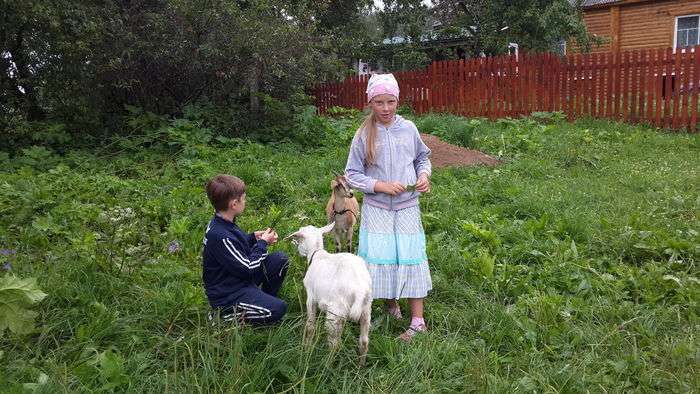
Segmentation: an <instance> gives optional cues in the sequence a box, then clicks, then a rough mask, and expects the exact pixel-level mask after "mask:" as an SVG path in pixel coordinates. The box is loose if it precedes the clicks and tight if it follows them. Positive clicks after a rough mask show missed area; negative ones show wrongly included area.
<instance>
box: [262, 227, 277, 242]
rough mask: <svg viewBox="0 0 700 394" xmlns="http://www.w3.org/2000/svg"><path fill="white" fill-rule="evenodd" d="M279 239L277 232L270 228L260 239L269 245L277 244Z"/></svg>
mask: <svg viewBox="0 0 700 394" xmlns="http://www.w3.org/2000/svg"><path fill="white" fill-rule="evenodd" d="M277 238H278V237H277V232H276V231H275V230H273V229H271V228H268V229H267V230H265V231H264V232H263V233H262V234H260V239H262V240H263V241H265V242H267V244H268V245H272V244H274V243H276V242H277Z"/></svg>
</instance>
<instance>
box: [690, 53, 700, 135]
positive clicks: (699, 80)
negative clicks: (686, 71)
mask: <svg viewBox="0 0 700 394" xmlns="http://www.w3.org/2000/svg"><path fill="white" fill-rule="evenodd" d="M693 60H694V61H693V79H692V83H691V84H692V93H691V97H692V98H693V100H692V102H691V105H690V113H691V115H690V132H691V133H696V132H697V131H698V129H697V127H698V95H700V45H696V46H695V48H693Z"/></svg>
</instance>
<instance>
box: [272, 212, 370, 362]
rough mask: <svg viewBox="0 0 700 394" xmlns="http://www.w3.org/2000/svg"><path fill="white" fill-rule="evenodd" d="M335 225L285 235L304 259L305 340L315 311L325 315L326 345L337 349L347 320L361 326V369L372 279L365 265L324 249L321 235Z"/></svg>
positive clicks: (309, 335)
mask: <svg viewBox="0 0 700 394" xmlns="http://www.w3.org/2000/svg"><path fill="white" fill-rule="evenodd" d="M334 225H335V223H331V224H329V225H327V226H325V227H322V228H318V227H314V226H306V227H302V228H300V229H299V231H297V232H295V233H293V234H290V235H288V236H287V237H286V238H285V239H289V238H291V239H292V242H294V243H295V244H296V245H297V248H298V250H299V254H300V255H301V256H304V257H306V258H307V261H308V263H309V267H308V269H307V270H306V276H304V287H305V288H306V309H307V314H308V316H307V319H306V340H307V341H311V339H312V338H313V335H314V331H315V328H316V323H315V321H316V310H317V309H320V310H321V311H324V312H326V329H327V330H328V344H329V345H330V347H331V348H332V349H334V350H335V349H337V347H338V344H339V341H340V335H341V334H342V332H343V325H344V324H345V320H346V319H350V320H351V321H356V322H359V323H360V338H359V345H360V346H359V353H360V365H364V363H365V360H366V358H367V348H368V346H369V324H370V319H371V316H370V315H371V313H372V279H371V278H370V276H369V271H368V270H367V263H365V261H364V260H363V259H362V258H361V257H358V256H355V255H354V254H350V253H336V254H331V253H328V252H326V251H325V250H324V249H323V234H326V233H328V232H329V231H331V230H332V229H333V226H334Z"/></svg>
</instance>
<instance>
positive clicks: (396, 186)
mask: <svg viewBox="0 0 700 394" xmlns="http://www.w3.org/2000/svg"><path fill="white" fill-rule="evenodd" d="M374 191H375V192H378V193H386V194H389V195H392V196H395V195H397V194H401V193H403V192H405V191H406V187H405V186H404V185H403V184H402V183H401V182H384V181H377V183H375V184H374Z"/></svg>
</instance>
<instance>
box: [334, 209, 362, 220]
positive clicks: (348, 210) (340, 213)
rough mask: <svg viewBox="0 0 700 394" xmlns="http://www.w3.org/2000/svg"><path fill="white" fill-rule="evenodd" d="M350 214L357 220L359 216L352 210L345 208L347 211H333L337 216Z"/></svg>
mask: <svg viewBox="0 0 700 394" xmlns="http://www.w3.org/2000/svg"><path fill="white" fill-rule="evenodd" d="M348 212H350V213H351V214H352V216H354V217H355V219H357V215H355V212H353V211H352V210H351V209H348V208H345V209H343V210H342V211H336V210H335V209H334V210H333V214H334V215H335V216H338V215H343V214H346V213H348Z"/></svg>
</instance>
